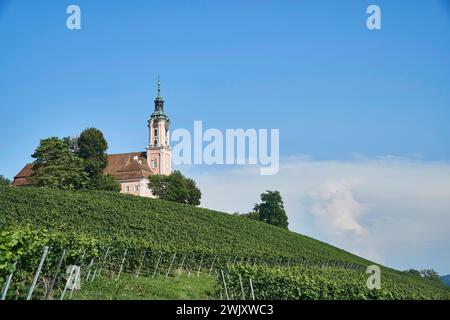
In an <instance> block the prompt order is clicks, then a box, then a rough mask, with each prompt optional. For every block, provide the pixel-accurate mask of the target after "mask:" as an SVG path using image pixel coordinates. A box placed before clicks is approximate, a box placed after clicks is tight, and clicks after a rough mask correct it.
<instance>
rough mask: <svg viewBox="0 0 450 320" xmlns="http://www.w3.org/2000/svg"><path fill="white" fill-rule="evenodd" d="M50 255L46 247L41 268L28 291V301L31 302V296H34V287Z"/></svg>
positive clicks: (40, 263) (40, 264)
mask: <svg viewBox="0 0 450 320" xmlns="http://www.w3.org/2000/svg"><path fill="white" fill-rule="evenodd" d="M47 254H48V246H45V248H44V253H43V254H42V257H41V261H40V262H39V266H38V268H37V270H36V274H35V275H34V278H33V282H32V283H31V287H30V291H28V296H27V300H31V296H32V295H33V291H34V287H35V286H36V283H37V280H38V278H39V275H40V274H41V270H42V266H43V265H44V261H45V258H47Z"/></svg>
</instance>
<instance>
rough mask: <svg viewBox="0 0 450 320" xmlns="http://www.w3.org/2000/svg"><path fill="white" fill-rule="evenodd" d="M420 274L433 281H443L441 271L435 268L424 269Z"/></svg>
mask: <svg viewBox="0 0 450 320" xmlns="http://www.w3.org/2000/svg"><path fill="white" fill-rule="evenodd" d="M420 275H421V276H422V278H424V279H428V280H431V281H436V282H441V277H440V276H439V273H438V272H437V271H435V270H433V269H424V270H421V271H420Z"/></svg>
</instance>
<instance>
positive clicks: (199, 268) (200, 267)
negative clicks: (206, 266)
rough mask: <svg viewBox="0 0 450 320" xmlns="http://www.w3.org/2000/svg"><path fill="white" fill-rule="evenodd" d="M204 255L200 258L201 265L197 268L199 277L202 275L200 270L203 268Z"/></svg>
mask: <svg viewBox="0 0 450 320" xmlns="http://www.w3.org/2000/svg"><path fill="white" fill-rule="evenodd" d="M202 263H203V257H202V258H201V259H200V265H199V266H198V270H197V277H200V271H201V270H202Z"/></svg>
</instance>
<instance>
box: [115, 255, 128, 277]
mask: <svg viewBox="0 0 450 320" xmlns="http://www.w3.org/2000/svg"><path fill="white" fill-rule="evenodd" d="M127 252H128V248H126V249H125V252H124V253H123V258H122V262H121V263H120V268H119V274H118V275H117V278H116V281H118V280H119V278H120V274H121V273H122V270H123V264H124V263H125V258H126V257H127Z"/></svg>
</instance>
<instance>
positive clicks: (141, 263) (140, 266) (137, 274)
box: [136, 250, 147, 278]
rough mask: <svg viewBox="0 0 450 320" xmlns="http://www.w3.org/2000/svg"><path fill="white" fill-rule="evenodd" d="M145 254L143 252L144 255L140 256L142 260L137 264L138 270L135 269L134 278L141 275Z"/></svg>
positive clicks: (145, 251)
mask: <svg viewBox="0 0 450 320" xmlns="http://www.w3.org/2000/svg"><path fill="white" fill-rule="evenodd" d="M146 253H147V250H144V254H143V255H142V260H141V262H140V263H139V267H138V269H137V271H136V278H137V277H139V274H140V273H141V268H142V265H143V264H144V260H145V254H146Z"/></svg>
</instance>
